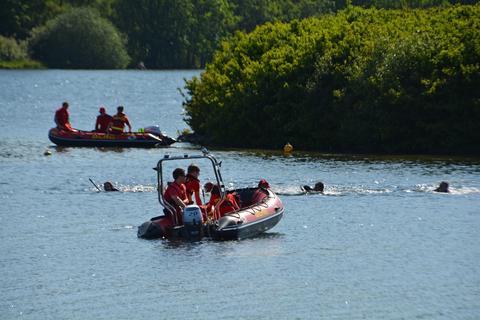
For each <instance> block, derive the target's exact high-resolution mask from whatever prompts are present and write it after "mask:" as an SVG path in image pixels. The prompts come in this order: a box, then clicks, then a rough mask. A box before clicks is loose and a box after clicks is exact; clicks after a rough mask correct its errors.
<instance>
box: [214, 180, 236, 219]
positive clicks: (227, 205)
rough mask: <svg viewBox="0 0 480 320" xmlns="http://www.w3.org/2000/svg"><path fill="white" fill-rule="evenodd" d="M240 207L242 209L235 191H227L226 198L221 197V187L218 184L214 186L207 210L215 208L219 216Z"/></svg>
mask: <svg viewBox="0 0 480 320" xmlns="http://www.w3.org/2000/svg"><path fill="white" fill-rule="evenodd" d="M238 209H240V206H239V205H238V202H237V199H236V197H235V195H234V193H232V192H230V193H226V194H225V198H223V199H221V197H220V188H219V187H218V186H217V185H214V186H213V187H212V190H211V197H210V201H209V202H208V204H207V212H211V211H212V210H215V213H217V217H218V218H219V217H223V216H224V215H226V214H228V213H230V212H233V211H236V210H238Z"/></svg>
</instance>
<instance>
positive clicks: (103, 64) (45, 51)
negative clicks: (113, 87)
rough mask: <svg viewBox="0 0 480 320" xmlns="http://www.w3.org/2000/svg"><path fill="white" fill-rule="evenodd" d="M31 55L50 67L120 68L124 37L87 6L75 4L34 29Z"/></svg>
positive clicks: (123, 61)
mask: <svg viewBox="0 0 480 320" xmlns="http://www.w3.org/2000/svg"><path fill="white" fill-rule="evenodd" d="M30 50H31V53H32V57H33V58H35V59H37V60H39V61H41V62H43V63H45V64H46V65H47V66H49V67H54V68H103V69H114V68H124V67H125V66H126V65H127V64H128V61H129V57H128V55H127V53H126V49H125V41H124V39H123V38H122V36H121V35H120V33H119V32H118V31H117V30H116V29H115V27H114V26H113V25H112V24H111V23H110V22H109V21H107V20H105V19H103V18H101V17H100V16H99V14H98V13H97V12H96V11H95V10H92V9H88V8H75V9H72V10H70V11H68V12H66V13H63V14H61V15H60V16H58V17H56V18H55V19H53V20H50V21H48V22H47V24H46V25H45V26H43V27H40V28H37V29H35V30H34V32H33V35H32V38H31V39H30Z"/></svg>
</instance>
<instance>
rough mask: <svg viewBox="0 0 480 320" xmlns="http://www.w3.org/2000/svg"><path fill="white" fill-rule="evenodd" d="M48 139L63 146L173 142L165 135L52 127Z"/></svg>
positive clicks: (149, 145) (147, 145) (151, 145)
mask: <svg viewBox="0 0 480 320" xmlns="http://www.w3.org/2000/svg"><path fill="white" fill-rule="evenodd" d="M48 138H49V139H50V141H52V142H53V143H55V144H56V145H58V146H64V147H117V148H119V147H120V148H154V147H159V146H168V145H171V144H172V143H174V142H175V140H174V139H172V138H170V137H167V136H163V137H160V136H156V135H153V134H151V133H140V132H134V133H131V134H127V133H125V134H118V135H116V134H106V133H97V132H88V131H78V132H69V131H63V130H58V129H57V128H52V129H50V131H49V132H48Z"/></svg>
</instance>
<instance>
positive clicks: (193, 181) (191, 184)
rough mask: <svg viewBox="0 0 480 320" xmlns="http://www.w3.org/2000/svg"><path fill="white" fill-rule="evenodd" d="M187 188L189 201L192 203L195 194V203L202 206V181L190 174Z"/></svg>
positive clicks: (186, 183) (186, 184)
mask: <svg viewBox="0 0 480 320" xmlns="http://www.w3.org/2000/svg"><path fill="white" fill-rule="evenodd" d="M185 187H186V188H187V198H188V201H190V202H192V195H193V193H195V203H196V204H197V205H198V206H200V205H202V199H200V180H198V179H197V178H195V177H194V176H192V175H190V174H187V180H186V182H185Z"/></svg>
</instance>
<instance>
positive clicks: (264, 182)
mask: <svg viewBox="0 0 480 320" xmlns="http://www.w3.org/2000/svg"><path fill="white" fill-rule="evenodd" d="M258 187H259V188H264V189H268V188H270V185H269V184H268V182H267V180H265V179H262V180H260V181H259V182H258Z"/></svg>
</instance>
